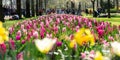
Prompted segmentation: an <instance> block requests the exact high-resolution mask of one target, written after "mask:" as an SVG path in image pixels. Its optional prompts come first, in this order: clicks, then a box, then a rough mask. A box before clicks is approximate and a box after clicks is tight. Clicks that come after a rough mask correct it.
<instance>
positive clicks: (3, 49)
mask: <svg viewBox="0 0 120 60" xmlns="http://www.w3.org/2000/svg"><path fill="white" fill-rule="evenodd" d="M0 53H2V54H5V53H6V45H5V43H2V44H0Z"/></svg>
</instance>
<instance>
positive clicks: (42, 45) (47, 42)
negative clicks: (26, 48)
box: [35, 38, 56, 54]
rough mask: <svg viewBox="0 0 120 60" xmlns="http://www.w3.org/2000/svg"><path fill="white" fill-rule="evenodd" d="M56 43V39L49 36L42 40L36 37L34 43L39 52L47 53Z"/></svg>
mask: <svg viewBox="0 0 120 60" xmlns="http://www.w3.org/2000/svg"><path fill="white" fill-rule="evenodd" d="M55 43H56V40H53V39H50V38H44V39H43V40H39V39H36V40H35V45H36V47H37V49H38V50H39V51H40V52H41V53H45V54H47V53H48V52H49V51H50V50H51V49H52V48H53V46H54V44H55Z"/></svg>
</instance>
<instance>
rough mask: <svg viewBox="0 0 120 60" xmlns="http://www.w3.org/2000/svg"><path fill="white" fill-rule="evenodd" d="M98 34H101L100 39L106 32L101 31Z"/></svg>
mask: <svg viewBox="0 0 120 60" xmlns="http://www.w3.org/2000/svg"><path fill="white" fill-rule="evenodd" d="M98 34H99V37H102V36H103V35H104V30H101V29H99V30H98Z"/></svg>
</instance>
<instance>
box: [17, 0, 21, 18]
mask: <svg viewBox="0 0 120 60" xmlns="http://www.w3.org/2000/svg"><path fill="white" fill-rule="evenodd" d="M17 14H18V16H19V18H20V19H21V0H17Z"/></svg>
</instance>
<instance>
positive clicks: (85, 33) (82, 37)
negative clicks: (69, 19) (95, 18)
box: [74, 28, 95, 46]
mask: <svg viewBox="0 0 120 60" xmlns="http://www.w3.org/2000/svg"><path fill="white" fill-rule="evenodd" d="M74 40H75V41H76V42H77V43H78V44H79V45H80V46H82V45H83V44H84V43H88V42H90V45H92V46H93V45H94V44H95V41H94V36H93V35H92V34H91V32H90V30H89V29H85V28H82V29H80V30H79V31H78V32H76V33H75V35H74Z"/></svg>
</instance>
